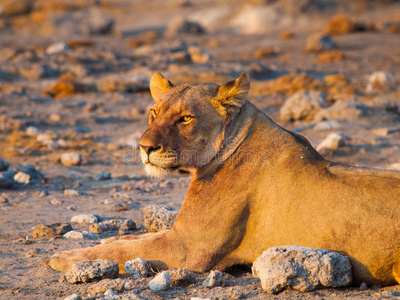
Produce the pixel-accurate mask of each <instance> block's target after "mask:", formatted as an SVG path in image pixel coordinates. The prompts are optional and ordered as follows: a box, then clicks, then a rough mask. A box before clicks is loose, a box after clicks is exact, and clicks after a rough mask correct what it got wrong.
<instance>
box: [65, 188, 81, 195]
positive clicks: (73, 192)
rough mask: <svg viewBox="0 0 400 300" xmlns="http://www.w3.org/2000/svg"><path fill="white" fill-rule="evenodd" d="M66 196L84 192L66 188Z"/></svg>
mask: <svg viewBox="0 0 400 300" xmlns="http://www.w3.org/2000/svg"><path fill="white" fill-rule="evenodd" d="M64 195H65V196H79V195H82V192H80V191H77V190H74V189H66V190H64Z"/></svg>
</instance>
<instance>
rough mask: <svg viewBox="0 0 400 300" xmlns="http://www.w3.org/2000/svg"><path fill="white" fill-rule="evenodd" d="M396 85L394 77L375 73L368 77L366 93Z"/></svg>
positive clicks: (379, 72)
mask: <svg viewBox="0 0 400 300" xmlns="http://www.w3.org/2000/svg"><path fill="white" fill-rule="evenodd" d="M395 84H396V80H395V78H394V76H393V75H392V74H390V73H387V72H383V71H376V72H374V73H372V74H371V75H370V76H369V77H368V84H367V92H371V91H373V90H375V89H382V88H392V87H394V86H395Z"/></svg>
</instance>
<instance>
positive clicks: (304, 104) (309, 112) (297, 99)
mask: <svg viewBox="0 0 400 300" xmlns="http://www.w3.org/2000/svg"><path fill="white" fill-rule="evenodd" d="M328 106H329V103H328V101H327V100H326V97H325V95H324V94H322V93H318V92H308V91H300V92H298V93H296V94H294V95H293V96H291V97H290V98H288V99H287V100H286V101H285V103H284V104H283V105H282V107H281V109H280V112H279V113H280V118H281V120H282V121H284V122H288V121H292V120H306V121H311V120H312V119H314V117H315V115H316V114H317V112H318V111H319V110H321V109H322V108H325V107H328Z"/></svg>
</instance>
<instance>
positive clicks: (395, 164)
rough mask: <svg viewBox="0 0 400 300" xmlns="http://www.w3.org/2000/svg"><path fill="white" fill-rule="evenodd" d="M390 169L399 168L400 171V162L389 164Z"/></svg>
mask: <svg viewBox="0 0 400 300" xmlns="http://www.w3.org/2000/svg"><path fill="white" fill-rule="evenodd" d="M389 169H390V170H399V171H400V162H398V163H394V164H391V165H390V166H389Z"/></svg>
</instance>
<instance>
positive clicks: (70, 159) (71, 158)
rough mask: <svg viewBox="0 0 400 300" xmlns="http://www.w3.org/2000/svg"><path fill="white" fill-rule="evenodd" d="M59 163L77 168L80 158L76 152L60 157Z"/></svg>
mask: <svg viewBox="0 0 400 300" xmlns="http://www.w3.org/2000/svg"><path fill="white" fill-rule="evenodd" d="M60 158H61V163H62V164H63V165H64V166H67V167H69V166H78V165H80V164H81V162H82V156H81V154H80V153H78V152H68V153H63V154H62V155H61V157H60Z"/></svg>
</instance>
